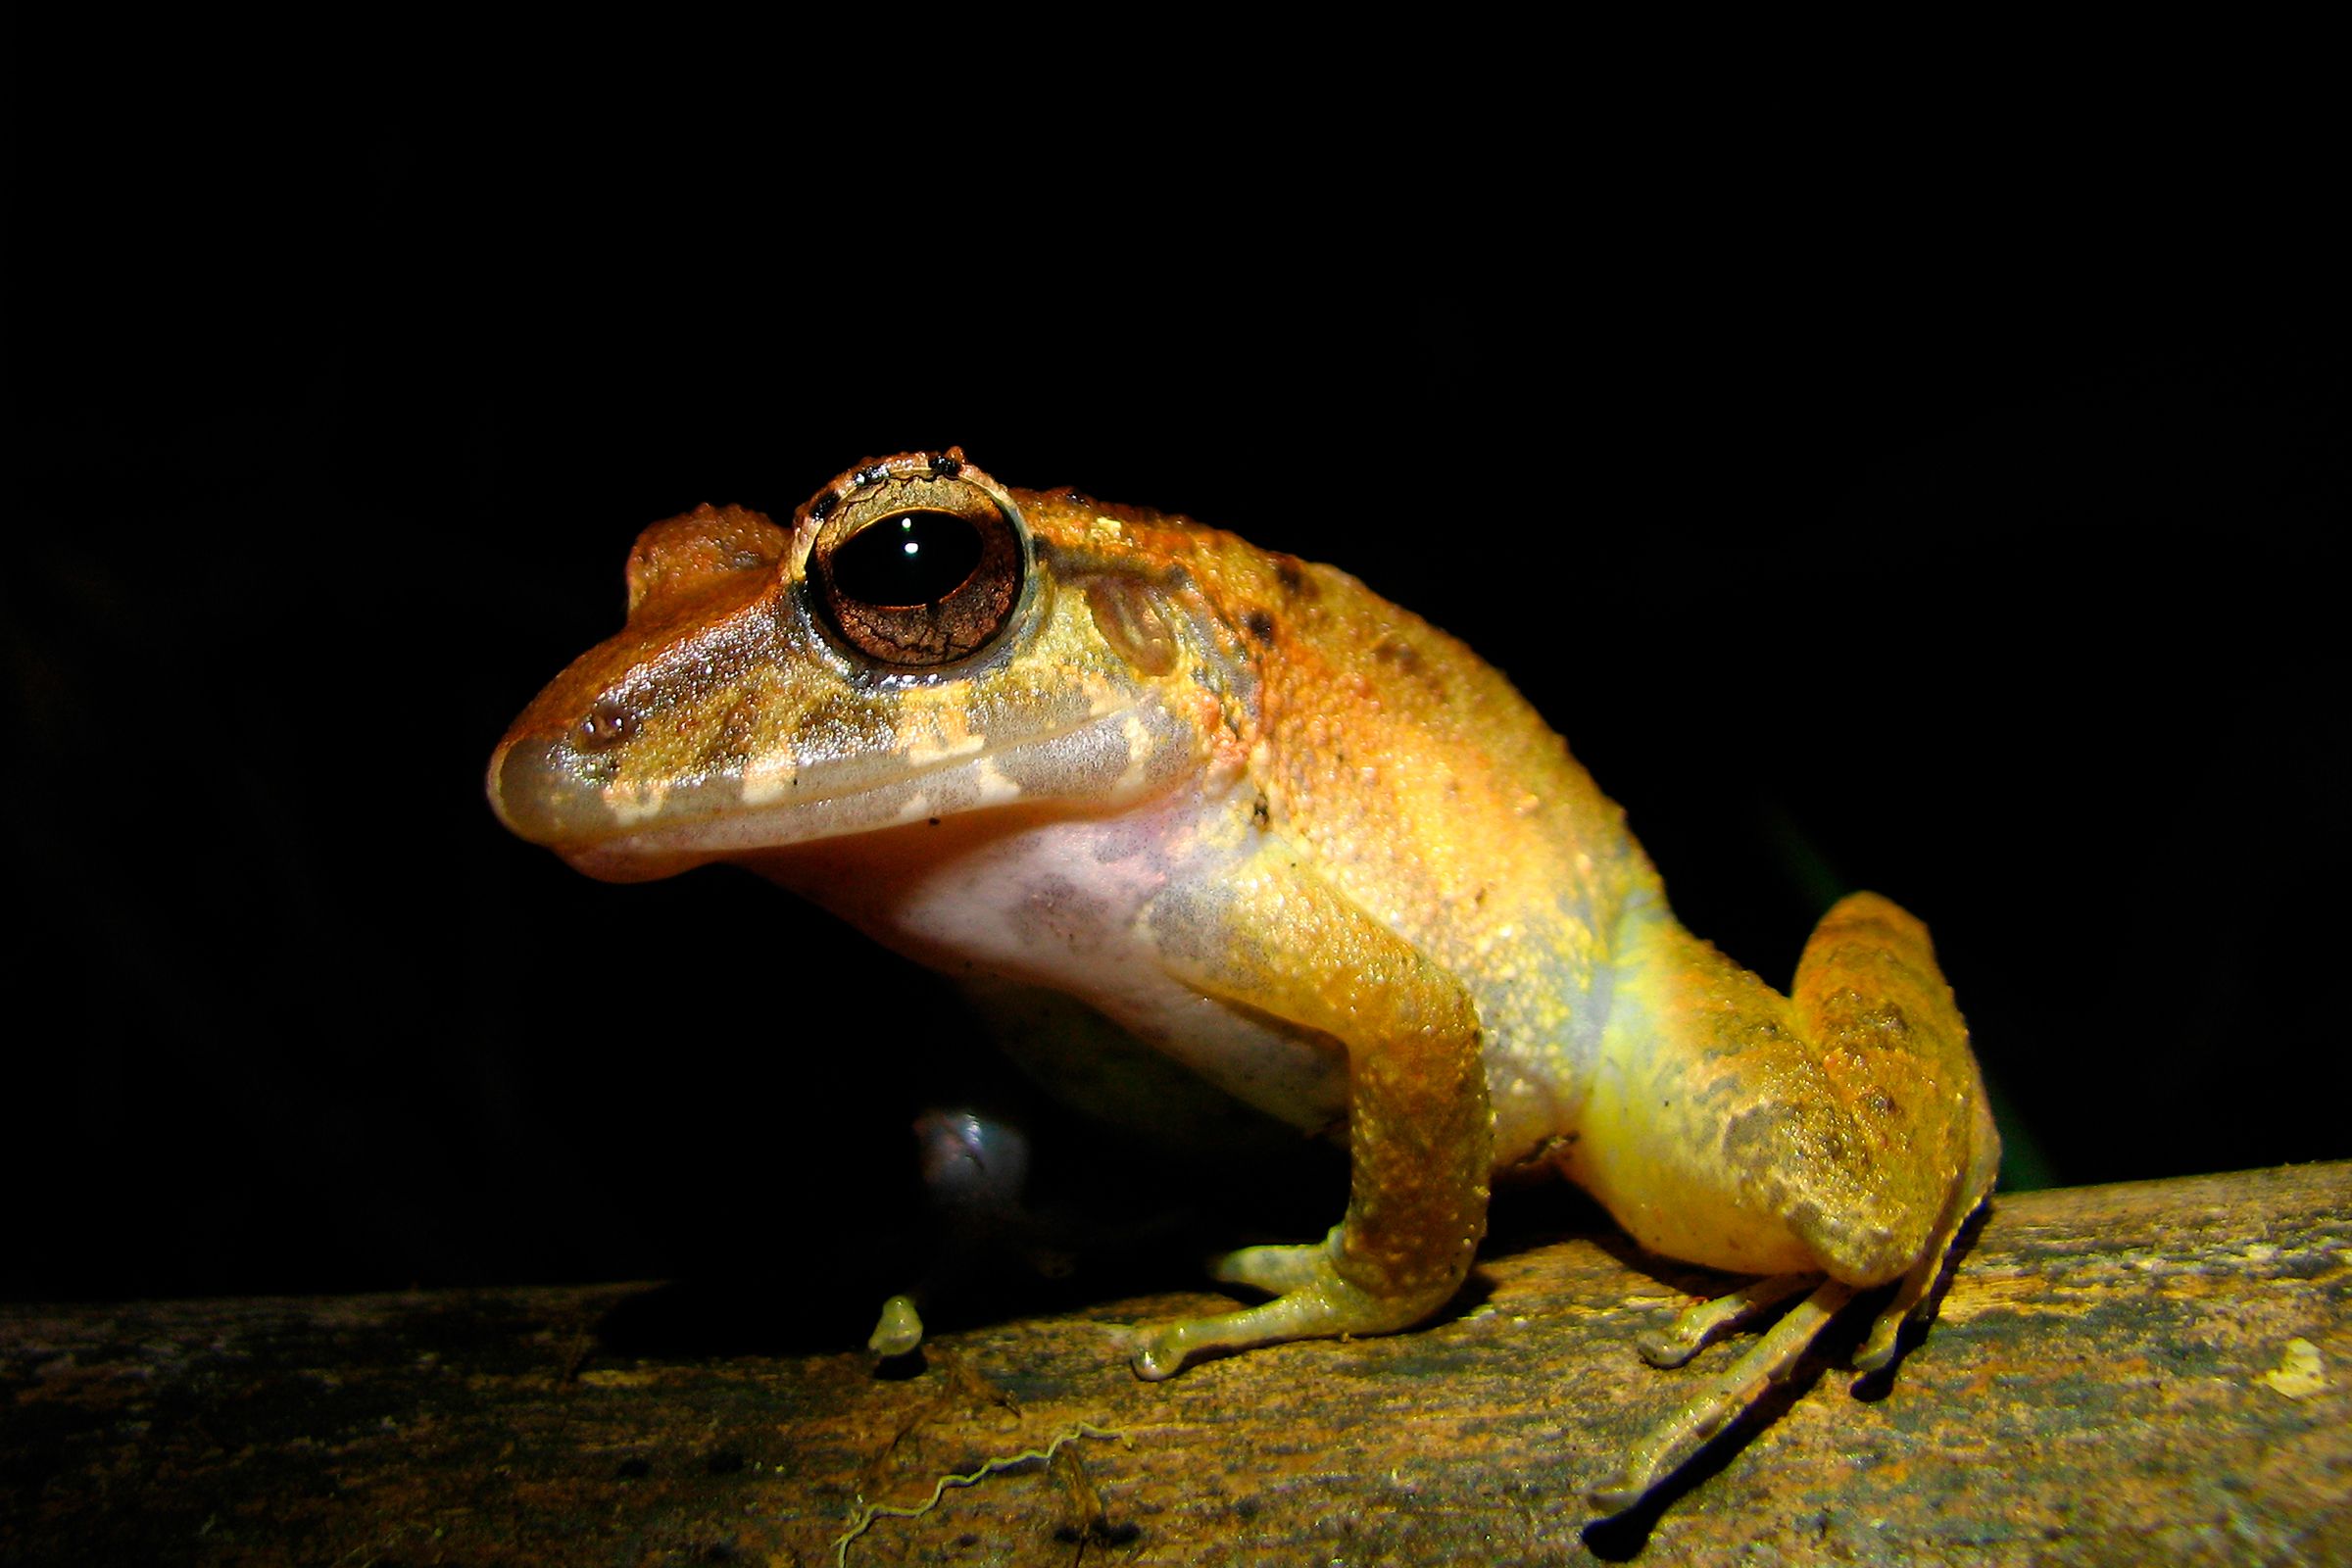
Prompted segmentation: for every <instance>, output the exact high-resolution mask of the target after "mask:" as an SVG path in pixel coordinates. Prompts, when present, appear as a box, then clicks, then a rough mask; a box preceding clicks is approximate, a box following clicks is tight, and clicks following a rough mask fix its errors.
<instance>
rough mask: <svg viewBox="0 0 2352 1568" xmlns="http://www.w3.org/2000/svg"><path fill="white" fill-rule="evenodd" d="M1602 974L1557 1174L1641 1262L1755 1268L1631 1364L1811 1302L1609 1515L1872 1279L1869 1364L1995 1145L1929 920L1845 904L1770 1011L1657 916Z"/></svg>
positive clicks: (1634, 1459)
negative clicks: (1608, 985)
mask: <svg viewBox="0 0 2352 1568" xmlns="http://www.w3.org/2000/svg"><path fill="white" fill-rule="evenodd" d="M1618 978H1619V983H1618V989H1617V994H1616V1010H1615V1011H1614V1013H1613V1014H1612V1017H1611V1020H1610V1023H1609V1026H1608V1029H1607V1031H1606V1033H1605V1035H1604V1038H1603V1042H1602V1054H1601V1063H1600V1070H1599V1071H1598V1073H1597V1074H1596V1075H1595V1079H1594V1084H1593V1095H1592V1098H1591V1100H1590V1101H1589V1102H1588V1104H1587V1107H1586V1111H1585V1115H1584V1119H1583V1125H1582V1126H1581V1128H1580V1129H1579V1132H1580V1136H1579V1138H1577V1139H1576V1140H1574V1141H1572V1142H1570V1143H1569V1144H1568V1145H1567V1146H1566V1147H1565V1149H1564V1151H1563V1156H1562V1163H1563V1164H1565V1165H1566V1166H1567V1167H1568V1172H1569V1174H1570V1175H1571V1176H1573V1177H1574V1178H1575V1179H1576V1180H1578V1181H1579V1182H1580V1183H1582V1184H1583V1185H1584V1186H1586V1187H1587V1188H1588V1189H1589V1190H1590V1191H1591V1192H1592V1193H1593V1196H1594V1197H1596V1198H1598V1199H1600V1201H1602V1203H1603V1204H1605V1205H1606V1206H1607V1207H1608V1209H1609V1211H1610V1212H1611V1213H1612V1214H1613V1215H1615V1216H1616V1217H1617V1219H1618V1222H1619V1223H1620V1224H1622V1225H1624V1226H1625V1228H1626V1229H1627V1230H1628V1231H1629V1232H1631V1233H1632V1234H1633V1236H1634V1237H1635V1239H1636V1240H1637V1241H1640V1242H1641V1243H1642V1245H1643V1246H1644V1247H1647V1248H1648V1249H1649V1250H1652V1251H1655V1252H1658V1253H1660V1254H1663V1255H1665V1256H1669V1257H1676V1258H1682V1259H1686V1260H1688V1261H1691V1262H1695V1263H1701V1264H1705V1265H1707V1266H1709V1267H1712V1268H1720V1269H1725V1270H1727V1271H1731V1272H1735V1273H1741V1274H1749V1275H1754V1276H1758V1278H1757V1280H1756V1282H1755V1283H1753V1284H1751V1285H1749V1286H1748V1287H1746V1288H1744V1289H1743V1290H1741V1291H1739V1292H1736V1293H1734V1294H1733V1295H1732V1296H1729V1297H1726V1298H1724V1299H1722V1300H1720V1301H1712V1302H1707V1303H1704V1304H1703V1305H1700V1306H1697V1307H1693V1308H1691V1310H1690V1311H1688V1312H1686V1313H1684V1314H1683V1315H1682V1316H1681V1317H1680V1318H1678V1319H1677V1320H1676V1322H1675V1323H1674V1325H1673V1326H1672V1327H1671V1328H1669V1329H1668V1330H1666V1331H1665V1332H1664V1333H1663V1334H1661V1335H1656V1336H1653V1337H1652V1338H1651V1340H1650V1343H1649V1344H1648V1345H1646V1346H1645V1347H1644V1353H1645V1354H1646V1355H1648V1356H1649V1358H1650V1359H1651V1360H1653V1361H1655V1362H1658V1363H1660V1364H1666V1365H1676V1364H1680V1363H1681V1362H1683V1361H1687V1360H1689V1359H1690V1358H1691V1356H1692V1355H1694V1354H1696V1353H1697V1351H1698V1349H1699V1348H1700V1347H1701V1346H1703V1345H1704V1344H1706V1343H1707V1341H1708V1340H1710V1339H1712V1338H1714V1337H1716V1336H1717V1335H1719V1334H1721V1333H1723V1332H1725V1331H1726V1330H1728V1329H1729V1328H1731V1327H1732V1326H1734V1325H1735V1324H1736V1323H1737V1322H1738V1321H1740V1319H1742V1318H1745V1317H1747V1316H1750V1315H1753V1314H1754V1313H1756V1312H1759V1311H1761V1310H1763V1309H1764V1308H1766V1307H1767V1306H1770V1305H1772V1304H1774V1303H1775V1302H1777V1301H1780V1300H1783V1299H1787V1298H1789V1297H1790V1296H1793V1295H1796V1294H1798V1293H1799V1292H1800V1291H1805V1290H1808V1289H1809V1290H1810V1291H1811V1294H1810V1295H1809V1296H1808V1297H1807V1299H1805V1300H1804V1301H1803V1302H1801V1303H1800V1304H1799V1305H1798V1306H1796V1307H1795V1308H1794V1309H1792V1310H1791V1311H1789V1313H1788V1314H1787V1315H1786V1316H1785V1317H1783V1318H1782V1319H1781V1321H1780V1322H1779V1323H1778V1324H1776V1325H1775V1326H1774V1327H1773V1328H1772V1329H1771V1330H1770V1331H1769V1332H1767V1333H1766V1334H1765V1335H1764V1336H1763V1338H1762V1339H1760V1340H1759V1341H1758V1342H1757V1343H1756V1344H1755V1345H1754V1346H1753V1347H1752V1348H1749V1349H1748V1350H1747V1351H1746V1352H1745V1353H1744V1354H1743V1355H1741V1356H1740V1358H1739V1360H1738V1362H1737V1363H1736V1364H1735V1365H1733V1366H1732V1367H1731V1368H1730V1370H1728V1371H1727V1372H1725V1373H1723V1374H1721V1375H1720V1376H1719V1377H1716V1378H1714V1379H1712V1380H1710V1381H1709V1382H1708V1384H1707V1385H1706V1386H1705V1387H1704V1388H1702V1389H1701V1390H1700V1392H1699V1393H1697V1394H1696V1395H1694V1396H1693V1397H1691V1398H1690V1399H1688V1400H1687V1401H1686V1402H1685V1403H1684V1404H1683V1406H1682V1407H1681V1408H1680V1409H1679V1410H1677V1411H1676V1412H1675V1414H1674V1415H1672V1416H1671V1417H1669V1418H1668V1419H1667V1420H1666V1421H1665V1422H1663V1423H1661V1424H1660V1425H1659V1426H1658V1427H1657V1428H1656V1429H1655V1430H1653V1431H1652V1432H1651V1433H1650V1434H1649V1435H1647V1436H1646V1437H1644V1438H1643V1439H1642V1442H1641V1443H1640V1444H1638V1445H1637V1446H1635V1449H1634V1451H1633V1453H1632V1455H1631V1456H1630V1457H1629V1460H1628V1463H1627V1465H1626V1467H1625V1470H1624V1472H1623V1475H1622V1476H1621V1478H1620V1479H1619V1480H1617V1481H1615V1482H1613V1483H1611V1484H1610V1485H1608V1486H1606V1487H1604V1488H1602V1489H1600V1490H1599V1491H1598V1492H1597V1493H1596V1494H1595V1496H1596V1497H1598V1498H1600V1499H1601V1500H1604V1501H1606V1502H1609V1503H1611V1504H1613V1505H1624V1504H1627V1503H1630V1502H1631V1501H1632V1500H1633V1499H1634V1498H1636V1497H1638V1496H1639V1495H1641V1494H1642V1492H1643V1491H1645V1490H1647V1489H1649V1488H1651V1487H1654V1486H1655V1485H1657V1484H1658V1483H1659V1482H1660V1481H1662V1480H1664V1479H1665V1478H1666V1477H1667V1476H1668V1475H1670V1474H1671V1473H1672V1472H1673V1470H1674V1469H1675V1468H1676V1467H1677V1466H1679V1465H1681V1464H1682V1463H1684V1462H1685V1461H1686V1460H1688V1459H1689V1458H1690V1457H1691V1455H1692V1454H1693V1453H1695V1452H1696V1451H1697V1450H1698V1449H1699V1447H1701V1446H1704V1444H1705V1443H1706V1442H1707V1441H1708V1439H1709V1438H1710V1437H1711V1436H1713V1435H1714V1434H1715V1433H1716V1432H1718V1431H1720V1430H1722V1429H1723V1428H1724V1427H1725V1426H1726V1425H1727V1424H1728V1423H1729V1422H1730V1421H1731V1420H1732V1419H1733V1418H1734V1417H1735V1416H1737V1415H1738V1414H1739V1412H1740V1410H1742V1409H1744V1408H1746V1407H1747V1406H1748V1405H1749V1404H1751V1403H1753V1402H1754V1401H1755V1400H1756V1399H1758V1398H1759V1397H1762V1396H1763V1395H1764V1393H1765V1392H1766V1391H1767V1390H1768V1389H1769V1388H1770V1386H1771V1385H1772V1384H1773V1383H1774V1382H1776V1381H1780V1380H1784V1379H1786V1378H1787V1377H1788V1376H1789V1372H1790V1370H1791V1369H1792V1368H1793V1367H1794V1366H1795V1365H1796V1364H1797V1362H1798V1360H1799V1359H1800V1358H1801V1356H1802V1355H1803V1353H1804V1351H1805V1348H1806V1347H1808V1346H1809V1345H1811V1344H1812V1343H1813V1341H1814V1339H1815V1337H1816V1336H1817V1335H1818V1334H1819V1332H1820V1330H1821V1329H1822V1327H1823V1326H1824V1325H1826V1324H1827V1323H1828V1321H1829V1320H1830V1318H1831V1317H1832V1316H1834V1315H1835V1314H1836V1313H1837V1311H1838V1309H1839V1308H1841V1307H1842V1306H1843V1305H1844V1304H1845V1303H1846V1301H1847V1300H1848V1299H1850V1298H1851V1297H1852V1296H1853V1295H1854V1294H1855V1293H1857V1292H1860V1291H1864V1290H1870V1289H1873V1288H1875V1287H1879V1286H1892V1287H1893V1288H1894V1289H1893V1292H1892V1295H1891V1299H1890V1300H1889V1301H1888V1303H1887V1306H1886V1307H1885V1309H1884V1310H1883V1311H1882V1312H1881V1313H1880V1315H1879V1317H1878V1318H1877V1320H1876V1322H1875V1324H1874V1326H1873V1328H1872V1330H1871V1333H1870V1337H1869V1339H1868V1341H1867V1343H1866V1344H1865V1346H1864V1348H1863V1350H1862V1353H1861V1355H1860V1356H1859V1357H1858V1359H1857V1364H1858V1365H1860V1366H1861V1367H1862V1368H1863V1369H1865V1370H1876V1369H1877V1368H1879V1367H1882V1366H1884V1365H1886V1364H1887V1362H1888V1361H1889V1360H1890V1359H1891V1358H1892V1356H1893V1353H1894V1350H1895V1348H1896V1344H1897V1340H1898V1337H1899V1334H1900V1331H1901V1328H1902V1326H1903V1324H1904V1322H1905V1321H1906V1320H1907V1319H1908V1318H1910V1317H1911V1316H1913V1315H1915V1314H1916V1313H1917V1312H1918V1311H1919V1310H1920V1309H1921V1308H1922V1306H1923V1305H1924V1303H1925V1302H1926V1300H1927V1299H1928V1298H1929V1294H1930V1292H1931V1291H1932V1289H1933V1287H1934V1286H1935V1284H1936V1279H1937V1278H1938V1276H1939V1275H1940V1273H1941V1270H1942V1268H1943V1265H1944V1260H1945V1258H1946V1256H1947V1255H1948V1254H1949V1252H1950V1250H1951V1249H1952V1247H1953V1245H1954V1241H1955V1239H1956V1238H1957V1236H1958V1234H1959V1231H1960V1228H1961V1226H1962V1225H1963V1224H1964V1223H1965V1222H1966V1220H1967V1219H1968V1217H1969V1215H1970V1214H1971V1213H1972V1212H1973V1211H1974V1210H1975V1209H1976V1208H1977V1206H1978V1204H1979V1203H1980V1202H1981V1201H1983V1199H1984V1197H1985V1193H1986V1192H1987V1191H1989V1190H1990V1188H1991V1185H1992V1177H1993V1171H1994V1167H1995V1165H1996V1163H1997V1161H1998V1158H1999V1152H2000V1143H1999V1140H1998V1138H1997V1137H1996V1136H1995V1134H1994V1132H1993V1128H1992V1123H1991V1119H1990V1117H1989V1115H1988V1114H1987V1113H1986V1111H1985V1093H1984V1088H1983V1084H1982V1082H1981V1080H1980V1079H1979V1077H1978V1073H1977V1067H1976V1061H1975V1058H1974V1057H1973V1056H1972V1055H1971V1054H1969V1049H1968V1030H1967V1025H1966V1024H1965V1023H1964V1022H1963V1021H1962V1019H1961V1017H1960V1013H1959V1010H1958V1008H1957V1007H1956V1006H1955V1005H1953V1002H1952V997H1951V992H1950V989H1949V988H1948V987H1947V986H1945V984H1944V982H1943V976H1942V974H1941V973H1940V971H1939V970H1938V969H1937V967H1936V959H1935V955H1934V952H1933V950H1932V949H1931V947H1930V946H1929V943H1928V936H1927V931H1926V928H1925V927H1923V926H1922V925H1921V924H1920V923H1919V922H1918V921H1917V920H1915V919H1913V918H1912V917H1911V916H1910V915H1908V914H1906V913H1904V912H1903V911H1902V910H1901V909H1899V908H1897V907H1894V906H1893V905H1891V904H1889V903H1887V901H1886V900H1884V899H1881V898H1878V897H1876V896H1874V895H1870V894H1857V895H1855V896H1854V897H1852V898H1849V899H1846V900H1844V901H1842V902H1841V903H1839V904H1838V906H1837V907H1835V908H1833V909H1832V910H1831V911H1830V912H1829V913H1828V914H1827V915H1825V916H1824V917H1823V919H1822V922H1821V924H1820V926H1819V927H1818V928H1817V929H1816V930H1815V931H1814V933H1813V937H1812V940H1811V941H1810V942H1808V943H1807V944H1806V947H1805V953H1804V956H1803V958H1802V960H1801V961H1800V962H1799V964H1798V966H1797V974H1796V983H1795V984H1794V985H1793V986H1791V987H1790V994H1789V997H1787V998H1783V997H1781V996H1779V995H1777V994H1775V993H1774V992H1773V991H1772V989H1771V988H1770V987H1768V986H1766V985H1765V984H1764V983H1763V982H1762V981H1760V980H1758V979H1756V978H1755V976H1753V975H1751V974H1749V973H1747V972H1746V971H1745V970H1743V969H1741V968H1740V967H1739V966H1738V965H1737V964H1734V963H1733V962H1731V961H1730V960H1729V959H1727V958H1725V957H1724V956H1722V955H1721V954H1719V953H1717V952H1716V951H1715V950H1714V949H1713V948H1711V947H1709V946H1707V944H1705V943H1704V942H1701V941H1699V940H1698V939H1697V938H1695V937H1692V936H1691V935H1690V934H1689V933H1687V932H1685V931H1683V930H1682V929H1681V928H1680V927H1679V926H1676V925H1674V924H1672V922H1671V921H1670V920H1660V921H1658V922H1656V923H1654V924H1652V925H1651V926H1649V927H1648V928H1647V929H1646V930H1643V931H1640V932H1637V933H1633V934H1632V940H1630V941H1629V943H1628V948H1627V957H1626V958H1625V960H1624V961H1623V962H1622V963H1621V964H1620V967H1619V977H1618ZM1825 1276H1826V1281H1825Z"/></svg>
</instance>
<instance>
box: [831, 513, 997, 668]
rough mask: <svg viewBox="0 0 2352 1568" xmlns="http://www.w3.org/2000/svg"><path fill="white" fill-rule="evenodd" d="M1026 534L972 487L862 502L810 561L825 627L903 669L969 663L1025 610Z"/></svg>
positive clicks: (843, 516) (840, 517)
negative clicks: (1019, 607)
mask: <svg viewBox="0 0 2352 1568" xmlns="http://www.w3.org/2000/svg"><path fill="white" fill-rule="evenodd" d="M1023 556H1024V551H1023V548H1022V543H1021V531H1020V525H1019V522H1018V520H1017V518H1016V517H1015V516H1014V515H1013V514H1012V513H1011V511H1010V510H1009V506H1008V504H1006V503H1005V502H1002V501H1000V499H999V498H998V497H997V496H995V495H993V494H991V493H990V492H989V491H987V490H984V489H982V488H980V487H979V486H978V485H975V484H972V483H971V482H969V481H968V480H964V479H960V478H956V477H939V476H932V475H927V474H926V475H900V476H892V477H889V478H886V479H883V480H882V481H881V482H880V483H878V484H874V485H872V486H871V487H870V488H868V489H865V490H861V491H858V492H856V493H853V494H852V495H851V496H850V497H849V499H847V500H846V501H844V502H842V503H841V504H840V505H839V506H837V507H836V508H835V509H834V511H833V512H832V513H831V515H827V516H826V517H825V519H824V524H823V526H822V527H821V528H820V529H819V530H818V532H817V536H816V542H815V545H814V547H813V548H812V549H811V550H810V551H809V586H810V587H811V588H812V589H813V590H814V599H815V605H816V610H817V613H818V615H819V617H820V618H821V619H822V620H823V621H824V624H825V626H826V628H827V629H828V630H829V631H831V632H832V633H833V634H834V636H835V637H837V638H839V639H840V641H841V642H842V643H843V644H844V645H845V646H846V647H848V648H850V649H853V650H855V651H856V652H858V653H859V654H862V655H864V656H865V657H866V658H868V659H871V660H873V661H875V662H877V663H882V664H888V665H891V666H893V667H894V668H899V669H928V668H932V667H935V666H937V665H940V664H950V663H954V662H956V661H957V660H959V659H966V658H969V657H970V656H971V655H973V654H976V653H978V652H979V651H980V650H981V649H983V648H985V647H987V646H988V644H989V643H990V642H992V641H994V640H995V638H996V636H997V634H998V633H999V632H1001V631H1003V630H1004V629H1005V625H1006V623H1007V622H1009V621H1010V620H1011V619H1012V613H1013V610H1014V607H1015V606H1017V605H1018V604H1019V602H1020V597H1021V582H1022V577H1023V574H1024V570H1025V563H1024V560H1023Z"/></svg>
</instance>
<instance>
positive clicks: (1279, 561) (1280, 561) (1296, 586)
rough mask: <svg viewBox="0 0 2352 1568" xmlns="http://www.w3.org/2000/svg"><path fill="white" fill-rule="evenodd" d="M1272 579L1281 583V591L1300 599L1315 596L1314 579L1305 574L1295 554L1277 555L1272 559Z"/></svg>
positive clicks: (1309, 598)
mask: <svg viewBox="0 0 2352 1568" xmlns="http://www.w3.org/2000/svg"><path fill="white" fill-rule="evenodd" d="M1274 579H1275V581H1277V582H1279V583H1281V584H1282V589H1283V592H1285V593H1287V594H1292V595H1294V596H1296V597H1298V598H1300V599H1308V600H1311V599H1313V598H1314V597H1315V596H1316V592H1317V590H1316V588H1315V584H1314V579H1313V578H1311V577H1309V576H1307V574H1306V570H1305V567H1304V565H1303V564H1302V563H1301V562H1300V561H1299V558H1298V557H1297V556H1277V557H1275V559H1274Z"/></svg>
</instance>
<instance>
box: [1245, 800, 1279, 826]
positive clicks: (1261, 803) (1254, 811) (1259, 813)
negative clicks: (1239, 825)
mask: <svg viewBox="0 0 2352 1568" xmlns="http://www.w3.org/2000/svg"><path fill="white" fill-rule="evenodd" d="M1250 820H1251V821H1252V822H1255V823H1256V824H1257V825H1258V826H1259V827H1261V828H1262V827H1264V826H1265V825H1266V824H1267V823H1269V822H1271V821H1273V820H1274V808H1273V806H1272V804H1271V803H1269V802H1268V801H1267V800H1266V797H1265V794H1264V793H1263V792H1262V791H1261V792H1260V793H1259V794H1258V797H1257V799H1256V800H1254V801H1252V802H1250Z"/></svg>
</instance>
